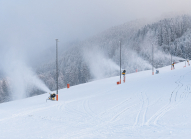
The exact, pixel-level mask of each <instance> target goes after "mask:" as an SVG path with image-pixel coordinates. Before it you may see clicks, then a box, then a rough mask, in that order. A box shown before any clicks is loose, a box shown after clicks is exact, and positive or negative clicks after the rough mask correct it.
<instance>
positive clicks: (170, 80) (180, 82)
mask: <svg viewBox="0 0 191 139" xmlns="http://www.w3.org/2000/svg"><path fill="white" fill-rule="evenodd" d="M184 65H185V63H184V62H183V63H178V64H176V65H175V70H172V71H171V70H170V66H167V67H163V68H159V71H160V73H159V74H156V75H154V76H152V75H151V71H150V70H147V71H142V72H138V73H132V74H127V75H126V82H125V83H122V84H121V85H116V82H117V81H118V80H119V77H118V76H116V77H111V78H107V79H102V80H97V81H92V82H89V83H85V84H81V85H76V86H73V87H71V88H69V89H61V90H59V101H58V102H57V101H55V102H53V101H47V102H46V98H47V97H48V96H49V94H47V93H46V94H43V95H39V96H35V97H30V98H26V99H22V100H17V101H11V102H7V103H1V104H0V110H1V111H0V129H1V134H0V138H1V139H10V138H14V139H20V138H25V139H32V138H37V139H38V138H45V139H51V138H62V139H63V138H67V139H68V138H72V139H75V138H78V139H80V138H83V139H84V138H101V139H103V138H110V139H116V138H120V139H126V138H128V139H142V138H147V139H153V138H162V139H169V138H173V139H182V138H184V139H189V138H190V137H191V134H190V128H191V122H190V121H191V112H190V108H191V104H190V103H191V97H190V93H191V90H190V89H191V84H190V78H191V67H188V66H187V67H186V68H183V66H184Z"/></svg>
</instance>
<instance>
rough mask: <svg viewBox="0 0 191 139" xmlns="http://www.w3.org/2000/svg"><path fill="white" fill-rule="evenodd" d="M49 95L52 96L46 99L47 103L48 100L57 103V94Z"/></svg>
mask: <svg viewBox="0 0 191 139" xmlns="http://www.w3.org/2000/svg"><path fill="white" fill-rule="evenodd" d="M49 94H50V96H49V97H48V99H46V101H47V100H52V101H55V97H56V94H55V93H53V94H51V93H49Z"/></svg>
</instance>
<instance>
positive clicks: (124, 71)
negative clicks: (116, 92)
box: [117, 70, 126, 85]
mask: <svg viewBox="0 0 191 139" xmlns="http://www.w3.org/2000/svg"><path fill="white" fill-rule="evenodd" d="M125 73H126V70H123V72H122V73H121V74H122V75H123V82H124V83H125ZM119 84H121V78H120V80H119V81H118V82H117V85H119Z"/></svg>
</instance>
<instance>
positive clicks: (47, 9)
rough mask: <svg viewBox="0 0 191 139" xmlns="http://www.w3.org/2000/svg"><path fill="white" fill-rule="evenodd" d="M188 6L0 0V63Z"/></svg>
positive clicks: (147, 0) (182, 2) (169, 0)
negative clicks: (57, 42)
mask: <svg viewBox="0 0 191 139" xmlns="http://www.w3.org/2000/svg"><path fill="white" fill-rule="evenodd" d="M190 5H191V1H190V0H0V59H1V61H0V63H3V62H2V60H5V59H4V58H5V56H6V58H7V57H8V56H10V59H15V58H18V59H29V61H30V60H31V59H33V58H34V59H35V58H36V56H38V55H40V53H42V52H43V51H44V50H46V49H48V48H50V47H55V38H58V39H59V41H60V42H59V43H60V44H64V43H66V42H69V41H73V40H83V39H86V38H88V37H90V36H93V35H94V34H97V33H99V32H102V31H103V30H106V29H108V28H110V27H111V26H115V25H120V24H123V23H125V22H128V21H131V20H135V19H139V18H155V17H158V16H161V15H162V14H165V13H169V12H187V13H190V11H191V10H190V9H191V8H190ZM37 51H38V52H37ZM7 55H8V56H7ZM35 60H36V59H35ZM26 61H27V60H26Z"/></svg>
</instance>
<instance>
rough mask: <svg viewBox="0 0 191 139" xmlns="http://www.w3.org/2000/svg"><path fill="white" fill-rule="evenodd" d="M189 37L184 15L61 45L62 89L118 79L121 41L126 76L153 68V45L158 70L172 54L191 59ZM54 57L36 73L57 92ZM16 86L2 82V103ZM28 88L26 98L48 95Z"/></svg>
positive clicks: (189, 24)
mask: <svg viewBox="0 0 191 139" xmlns="http://www.w3.org/2000/svg"><path fill="white" fill-rule="evenodd" d="M190 36H191V17H190V16H189V15H182V16H175V17H173V18H164V19H161V20H160V21H155V22H148V21H147V20H145V19H141V20H135V21H131V22H128V23H125V24H122V25H119V26H115V27H112V28H109V29H108V30H106V31H104V32H102V33H100V34H97V35H95V36H93V37H91V38H89V39H87V40H84V41H81V42H78V41H77V42H72V43H68V44H66V45H65V46H64V47H63V46H61V45H60V44H59V49H58V50H59V79H58V81H59V89H62V88H65V87H66V85H67V84H68V83H69V84H70V85H71V86H74V85H78V84H82V83H87V82H90V81H92V80H97V79H104V78H108V77H114V76H117V75H118V74H119V40H120V41H121V44H122V45H121V48H122V68H123V69H126V71H127V73H133V72H135V71H136V69H137V70H138V71H144V70H149V69H151V63H152V62H151V61H152V46H153V49H154V67H155V68H160V67H163V66H167V65H170V64H171V60H170V59H171V57H170V54H172V55H173V61H176V62H177V61H179V60H183V59H187V58H191V55H190V54H191V37H190ZM44 55H45V54H44ZM54 55H55V51H51V53H50V52H49V53H48V55H47V56H48V57H50V56H51V57H53V59H52V60H47V61H46V62H45V63H44V64H43V65H42V66H40V67H38V68H36V71H35V72H36V74H37V75H38V77H39V78H40V79H41V80H42V81H43V82H44V83H45V84H46V85H47V86H48V88H49V89H50V90H52V91H53V90H55V89H56V80H55V79H56V72H55V71H56V70H55V59H54V58H55V57H54ZM48 59H51V58H48ZM17 66H18V65H17ZM8 79H9V80H8ZM24 82H25V81H24ZM14 86H18V85H15V83H14V81H12V80H11V78H9V77H7V78H4V79H2V80H1V81H0V102H5V101H9V100H12V98H11V96H12V94H13V91H12V90H14V89H13V88H14ZM25 86H27V87H28V88H27V89H26V92H27V97H28V96H34V95H38V94H42V93H45V91H44V90H41V88H38V87H37V86H35V85H31V84H27V82H25Z"/></svg>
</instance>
